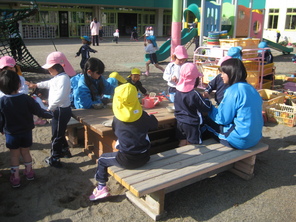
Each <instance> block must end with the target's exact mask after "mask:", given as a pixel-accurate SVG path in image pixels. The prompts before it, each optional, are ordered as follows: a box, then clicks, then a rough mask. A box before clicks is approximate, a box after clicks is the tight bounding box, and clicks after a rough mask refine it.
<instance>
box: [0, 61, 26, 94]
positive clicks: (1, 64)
mask: <svg viewBox="0 0 296 222" xmlns="http://www.w3.org/2000/svg"><path fill="white" fill-rule="evenodd" d="M0 70H1V71H2V70H12V71H14V72H16V73H17V74H18V75H19V78H20V80H21V87H20V89H19V93H24V94H28V93H29V88H28V86H27V85H26V84H25V82H26V80H25V78H24V77H23V74H22V71H21V69H20V67H19V66H18V65H16V62H15V60H14V58H12V57H10V56H3V57H1V58H0Z"/></svg>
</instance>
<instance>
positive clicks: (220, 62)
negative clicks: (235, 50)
mask: <svg viewBox="0 0 296 222" xmlns="http://www.w3.org/2000/svg"><path fill="white" fill-rule="evenodd" d="M231 58H232V57H231V56H224V57H223V58H221V59H220V60H219V62H218V64H217V65H218V66H221V64H222V62H224V61H226V60H228V59H231Z"/></svg>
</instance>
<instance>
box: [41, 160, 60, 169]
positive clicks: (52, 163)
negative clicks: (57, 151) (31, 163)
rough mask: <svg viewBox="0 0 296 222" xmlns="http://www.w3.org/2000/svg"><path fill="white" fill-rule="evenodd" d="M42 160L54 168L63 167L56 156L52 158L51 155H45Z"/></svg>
mask: <svg viewBox="0 0 296 222" xmlns="http://www.w3.org/2000/svg"><path fill="white" fill-rule="evenodd" d="M44 161H45V163H47V164H48V165H50V166H53V167H56V168H61V167H63V165H62V164H61V162H60V159H56V158H53V157H46V158H45V160H44Z"/></svg>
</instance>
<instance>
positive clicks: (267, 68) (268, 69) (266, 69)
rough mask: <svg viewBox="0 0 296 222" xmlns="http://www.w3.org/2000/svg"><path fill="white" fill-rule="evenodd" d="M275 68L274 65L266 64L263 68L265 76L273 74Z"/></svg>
mask: <svg viewBox="0 0 296 222" xmlns="http://www.w3.org/2000/svg"><path fill="white" fill-rule="evenodd" d="M274 68H275V67H274V63H269V64H265V65H264V68H263V75H266V74H270V73H273V72H274Z"/></svg>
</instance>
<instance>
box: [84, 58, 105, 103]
mask: <svg viewBox="0 0 296 222" xmlns="http://www.w3.org/2000/svg"><path fill="white" fill-rule="evenodd" d="M87 70H90V71H92V72H97V73H98V74H100V75H102V74H103V73H104V71H105V65H104V63H103V62H102V61H101V60H100V59H98V58H94V57H91V58H89V59H88V60H87V61H86V63H85V65H84V70H83V74H84V81H85V84H86V85H87V87H88V88H89V90H90V93H91V99H92V101H95V100H96V97H97V96H102V95H103V91H104V88H105V87H104V83H103V81H102V80H100V81H98V84H97V85H96V86H95V85H94V84H93V81H92V78H91V77H90V76H89V75H88V74H87ZM100 78H101V76H100ZM100 78H99V79H100Z"/></svg>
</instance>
